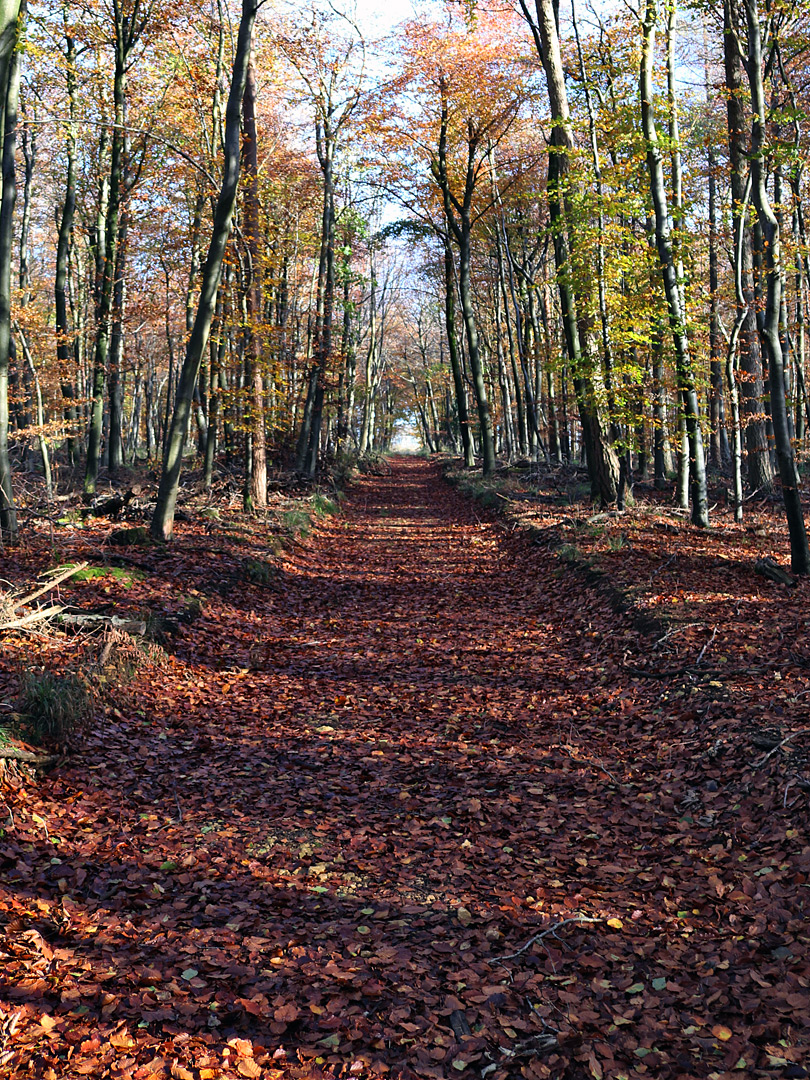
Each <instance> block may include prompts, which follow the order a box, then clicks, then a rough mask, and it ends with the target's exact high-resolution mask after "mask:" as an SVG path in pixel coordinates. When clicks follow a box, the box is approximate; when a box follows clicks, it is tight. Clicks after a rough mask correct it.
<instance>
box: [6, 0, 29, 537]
mask: <svg viewBox="0 0 810 1080" xmlns="http://www.w3.org/2000/svg"><path fill="white" fill-rule="evenodd" d="M21 7H22V5H21V4H20V0H0V120H2V130H3V155H2V180H3V192H2V202H1V203H0V540H7V541H10V542H12V543H14V542H15V541H16V540H17V512H16V510H15V508H14V493H13V490H12V485H11V462H10V460H9V455H8V370H9V356H10V349H11V245H12V240H13V225H12V221H13V215H14V203H15V201H16V197H17V191H16V181H15V175H14V151H15V146H16V139H17V101H18V97H19V89H20V67H19V54H18V51H17V34H18V20H19V19H20V18H21V15H22V11H21ZM23 10H24V9H23Z"/></svg>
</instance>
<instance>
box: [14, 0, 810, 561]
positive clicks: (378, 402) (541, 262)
mask: <svg viewBox="0 0 810 1080" xmlns="http://www.w3.org/2000/svg"><path fill="white" fill-rule="evenodd" d="M258 6H259V5H258V3H257V5H256V8H255V9H254V8H253V7H252V6H251V5H248V7H247V8H245V7H244V5H242V6H241V7H240V9H239V11H237V10H236V9H234V11H233V12H232V11H231V8H230V6H229V4H228V2H227V0H214V2H213V3H212V2H211V0H190V2H189V3H188V4H184V5H182V6H180V7H178V6H177V5H174V6H172V5H166V4H164V3H163V2H162V0H161V3H160V4H159V5H155V4H150V5H143V4H142V3H141V0H111V3H110V4H105V5H97V4H95V3H94V2H88V3H87V4H85V5H83V6H82V8H81V15H82V18H81V20H79V18H78V17H77V13H78V11H79V9H78V8H77V7H75V6H69V5H68V6H65V5H63V4H62V3H61V2H60V0H37V3H36V5H32V8H31V11H30V13H29V17H28V26H27V30H26V39H27V41H29V42H30V48H25V49H17V48H16V47H15V42H16V41H17V37H18V29H19V25H20V23H19V20H18V18H17V16H18V15H19V6H18V5H14V4H12V5H6V7H5V8H3V7H2V5H0V16H2V19H4V20H5V22H2V25H0V54H2V55H0V68H1V69H2V70H0V86H1V87H2V88H3V93H4V94H5V104H4V106H3V110H4V111H3V114H2V115H3V124H4V132H5V134H4V144H3V145H4V159H3V162H4V163H3V198H2V209H1V210H0V271H1V272H0V491H1V492H2V495H1V496H0V530H2V533H3V536H4V537H5V538H13V537H14V536H15V534H16V528H17V526H16V515H15V508H14V478H15V475H17V473H18V471H20V470H26V471H28V472H29V473H30V472H31V471H32V470H35V471H39V472H41V473H42V481H41V483H42V491H43V499H44V500H47V497H48V486H47V483H46V481H45V476H44V474H45V472H46V471H47V465H48V462H49V460H50V459H51V458H53V460H54V470H55V472H54V476H55V480H56V482H57V483H58V482H59V473H60V470H62V475H64V469H65V468H66V467H69V468H72V469H76V470H77V472H78V474H79V475H80V476H81V477H83V481H84V490H85V493H86V496H87V498H88V499H89V498H92V497H93V493H94V491H95V490H96V489H97V487H98V484H99V482H100V481H106V480H107V479H109V478H113V477H114V476H115V474H116V473H117V472H119V471H121V470H122V469H124V468H126V467H127V466H128V465H130V464H132V463H135V462H138V461H144V460H151V461H152V462H154V463H156V464H158V463H159V464H161V466H162V469H161V483H160V499H159V504H158V512H157V513H156V515H155V520H154V522H153V531H154V532H155V535H162V536H166V535H168V534H169V533H170V532H171V519H172V516H173V507H174V500H175V499H176V497H177V490H178V488H177V485H178V483H179V476H180V470H181V467H182V465H183V463H184V461H186V460H187V461H188V464H189V466H194V465H197V466H198V467H199V470H200V481H201V483H203V484H204V485H205V486H209V487H210V486H211V485H212V484H214V483H215V482H216V477H217V469H218V467H219V466H226V467H228V468H229V469H233V470H236V471H238V472H239V474H240V476H241V477H242V478H243V479H244V488H243V490H244V502H245V505H246V506H248V507H249V506H254V507H261V506H262V504H263V502H264V500H265V498H266V493H267V483H268V477H270V479H272V474H273V472H274V470H277V469H281V468H292V469H295V470H296V471H297V472H298V473H300V474H301V475H302V476H303V477H305V478H308V479H311V478H314V477H316V476H317V474H318V472H319V470H320V468H321V467H322V465H323V463H324V462H325V461H329V460H335V459H337V458H342V457H345V456H346V455H347V454H351V453H364V454H366V453H376V452H378V451H380V450H381V449H384V448H385V447H386V446H387V445H388V443H389V442H390V439H391V434H392V432H393V430H394V426H395V424H396V422H397V419H398V418H404V419H406V420H408V421H409V422H413V423H416V424H417V425H418V426H419V428H420V430H421V431H422V432H423V436H424V440H425V444H426V446H428V447H432V448H434V449H438V448H447V449H451V450H453V451H454V452H460V453H461V454H463V455H464V459H465V461H466V462H467V464H468V465H470V466H471V467H472V466H473V464H474V463H475V462H476V461H478V462H480V464H481V467H482V468H483V469H484V471H485V472H491V471H492V470H493V469H494V468H495V467H496V466H497V463H498V460H499V459H505V458H513V459H515V458H524V457H527V456H528V457H532V458H534V459H535V460H539V461H545V462H548V463H549V464H556V463H560V462H562V463H568V464H572V465H584V466H585V467H586V468H587V471H588V478H589V481H590V486H591V491H592V494H593V497H594V498H595V499H598V500H599V501H600V502H601V503H603V504H605V505H616V506H619V507H621V506H623V505H625V504H626V503H627V502H629V501H630V500H631V499H632V487H633V483H634V482H636V481H638V480H643V479H647V478H648V477H649V478H650V479H651V480H652V481H653V482H654V484H655V486H656V487H657V488H659V489H662V490H663V489H664V488H665V487H666V486H667V484H668V482H669V480H670V479H674V478H677V485H676V487H677V493H676V494H677V498H678V499H679V501H680V502H681V504H682V505H685V504H689V505H690V506H691V515H692V520H693V521H694V522H695V524H697V525H700V526H705V525H706V524H707V522H708V503H709V499H708V484H707V477H706V466H707V456H708V457H709V458H710V461H709V464H710V466H711V469H713V470H714V471H715V472H717V473H719V474H725V472H726V471H727V470H728V471H730V484H731V486H732V488H733V492H734V494H733V497H732V498H733V501H734V503H735V507H736V511H735V512H736V514H737V516H738V517H739V516H740V515H741V514H742V512H743V507H744V499H745V493H744V489H743V475H742V474H743V473H744V474H745V477H744V478H745V480H746V481H747V487H748V490H749V491H757V490H764V491H769V490H772V489H773V487H774V484H775V483H778V486H779V489H780V490H781V492H782V495H783V497H784V498H785V505H786V513H787V516H788V520H789V523H790V529H791V537H792V561H793V566H794V569H797V570H799V571H802V572H803V570H804V568H805V565H806V554H805V552H806V548H807V542H806V537H805V536H804V521H803V515H802V507H801V497H800V495H801V476H800V469H801V466H802V463H803V459H804V457H805V454H806V440H807V437H808V427H809V426H810V425H809V424H808V421H809V420H810V407H809V406H810V403H809V402H808V398H807V393H806V372H805V366H806V357H807V343H806V335H807V308H808V281H809V280H810V255H809V254H808V239H807V229H806V218H807V211H806V201H807V192H806V182H805V173H806V169H805V162H806V160H807V156H808V151H809V150H810V147H808V145H807V135H806V132H805V128H804V125H803V122H802V117H803V116H804V114H805V112H806V111H807V109H808V108H810V101H808V94H809V93H810V91H809V90H808V86H807V84H806V80H805V79H804V78H803V72H804V70H805V69H806V64H807V59H808V55H807V54H808V42H810V36H808V30H810V26H808V19H807V13H806V11H805V10H804V8H803V7H801V6H799V7H796V6H789V5H783V4H781V3H776V4H770V5H768V6H767V7H765V6H763V5H762V4H758V3H757V2H756V0H724V4H723V6H722V11H720V10H719V9H718V10H714V9H711V10H707V11H706V13H705V15H704V16H701V18H700V20H699V21H697V17H696V16H695V15H693V14H692V12H691V9H689V10H687V11H685V13H684V14H683V16H682V23H683V29H682V31H681V32H680V33H679V34H677V35H676V32H675V31H676V15H677V12H676V10H675V7H674V6H673V5H669V6H668V7H667V8H666V11H665V10H664V8H663V7H662V6H661V5H659V4H658V3H657V2H656V0H645V2H644V4H643V5H642V7H641V9H640V10H639V11H638V12H636V13H635V14H634V13H633V12H632V11H630V10H629V9H628V8H626V7H624V8H621V9H617V10H616V11H615V12H612V13H609V14H608V13H601V9H600V13H596V12H594V11H584V10H583V9H582V6H581V5H579V6H578V7H577V8H575V9H574V10H573V11H571V12H570V13H568V12H566V9H565V8H564V7H560V6H559V5H556V4H554V3H552V0H531V2H530V0H518V7H517V9H516V11H515V12H513V13H509V12H507V11H505V10H503V8H502V6H500V5H499V6H497V7H496V6H493V7H492V9H491V10H490V8H489V6H488V5H487V4H486V3H481V4H478V5H474V6H470V7H459V6H458V5H448V6H447V8H446V10H445V11H443V12H442V11H441V10H434V11H433V12H432V13H431V15H430V17H422V18H420V19H419V20H417V21H414V20H410V21H408V22H406V23H404V24H403V25H402V26H401V27H400V28H399V29H398V30H397V32H396V33H395V34H394V35H393V36H392V38H391V39H390V41H389V43H388V44H387V45H386V48H387V50H388V51H387V53H385V55H384V57H383V59H384V61H385V62H386V63H387V64H388V67H387V68H386V69H385V71H384V73H383V74H380V68H379V64H375V65H368V64H367V62H366V56H367V53H370V52H371V50H376V51H377V55H378V56H382V54H381V53H380V51H379V50H381V49H382V45H381V44H380V43H375V42H373V41H371V40H370V38H369V36H368V33H367V31H366V28H365V27H363V26H361V25H359V24H356V23H355V22H354V21H353V19H352V18H351V17H349V15H348V14H344V13H341V11H340V9H339V8H337V9H336V8H334V7H332V6H331V5H326V6H323V5H321V6H319V5H318V4H317V3H316V5H315V6H314V7H313V8H312V9H308V10H304V9H302V10H301V11H299V12H296V13H294V14H293V15H287V16H285V17H283V18H282V17H281V16H280V15H279V14H278V13H277V12H275V11H270V10H269V9H262V13H261V16H260V14H259V11H258ZM237 15H238V17H239V21H240V23H241V24H242V25H245V18H246V16H247V17H249V18H250V19H252V20H254V28H253V32H252V35H251V40H252V49H251V51H250V52H249V53H248V54H247V60H245V56H243V55H242V54H239V56H238V57H237V50H238V47H239V44H240V42H241V41H242V38H241V37H240V34H239V31H238V24H237V19H236V16H237ZM3 27H5V29H3ZM704 39H705V43H704ZM678 50H680V53H679V52H678ZM721 56H722V66H718V65H717V64H716V59H715V58H718V57H721ZM251 57H252V59H251ZM237 59H238V60H239V64H236V61H237ZM243 61H244V62H245V63H247V65H248V66H247V67H246V68H245V69H244V82H245V86H246V87H247V93H246V94H243V93H241V90H240V86H241V82H240V79H241V76H240V77H239V79H237V81H236V83H234V88H235V89H234V91H233V92H234V93H237V95H238V99H239V100H238V102H236V100H235V99H233V100H232V98H231V96H230V94H229V89H228V88H229V74H230V73H231V72H233V71H237V68H238V69H239V70H240V71H241V68H242V64H243ZM4 65H5V66H4ZM685 65H691V67H692V68H697V69H698V70H701V71H703V70H704V69H705V79H703V80H701V81H705V85H706V91H705V93H704V91H703V90H702V89H701V90H700V91H697V90H692V89H687V88H685V87H681V86H680V85H679V77H678V72H679V71H680V70H685ZM16 71H19V73H20V75H21V78H22V80H23V86H24V89H25V93H24V94H23V96H22V101H21V104H20V105H19V107H18V108H17V111H19V113H20V119H19V126H20V131H21V132H22V133H23V134H21V136H20V139H19V140H18V139H17V137H16V129H17V126H18V125H17V121H15V119H14V111H15V103H14V92H13V91H14V85H15V79H16V74H15V72H16ZM237 73H238V72H237ZM375 80H377V82H378V85H375ZM226 98H227V99H228V100H227V107H226ZM237 106H238V107H237ZM229 110H230V111H229ZM234 110H236V111H234ZM34 142H35V144H36V145H35V146H34ZM34 150H35V152H34ZM18 174H19V177H20V183H21V188H20V190H21V192H22V205H21V207H20V212H19V213H17V214H14V213H13V207H14V199H15V192H16V182H17V176H18ZM223 193H224V194H223ZM223 198H225V199H226V201H225V202H223V201H222V199H223ZM231 200H232V203H231ZM228 206H230V209H228ZM394 207H398V209H396V210H395V209H394ZM212 237H214V240H213V241H211V238H212ZM3 282H6V284H3ZM4 312H5V314H4ZM4 328H5V329H4ZM724 372H725V379H724V377H723V375H724ZM707 448H708V455H707ZM735 448H737V449H735ZM54 451H55V453H53V452H54ZM195 456H196V461H195V460H194V459H195ZM730 456H731V457H732V458H733V459H734V460H730V459H729V458H730ZM735 461H737V462H739V465H740V468H739V470H737V471H739V472H740V480H739V482H738V481H736V480H735V479H734V475H733V474H734V471H735V469H734V467H733V466H734V462H735ZM777 475H778V481H776V480H775V477H776V476H777ZM35 482H36V481H35Z"/></svg>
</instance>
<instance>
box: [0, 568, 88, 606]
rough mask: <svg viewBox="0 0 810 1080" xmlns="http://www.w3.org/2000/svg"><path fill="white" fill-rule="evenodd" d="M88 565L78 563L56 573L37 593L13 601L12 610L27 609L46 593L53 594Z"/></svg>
mask: <svg viewBox="0 0 810 1080" xmlns="http://www.w3.org/2000/svg"><path fill="white" fill-rule="evenodd" d="M87 565H88V563H86V562H83V563H76V565H75V566H69V567H68V568H67V569H66V570H62V571H61V572H60V571H58V570H57V571H56V577H54V578H51V580H50V581H49V582H48V583H47V584H46V585H43V586H41V588H39V589H37V590H36V591H35V592H32V593H29V594H28V596H21V597H20V598H19V600H12V603H11V610H12V611H17V610H18V609H19V608H22V607H26V606H27V605H28V604H32V603H33V602H34V601H35V600H38V599H39V598H40V596H44V595H45V593H48V592H51V591H52V590H53V589H55V588H56V587H57V586H58V585H61V584H62V582H63V581H67V580H68V578H72V577H73V575H74V574H78V572H79V571H80V570H84V569H85V567H86V566H87Z"/></svg>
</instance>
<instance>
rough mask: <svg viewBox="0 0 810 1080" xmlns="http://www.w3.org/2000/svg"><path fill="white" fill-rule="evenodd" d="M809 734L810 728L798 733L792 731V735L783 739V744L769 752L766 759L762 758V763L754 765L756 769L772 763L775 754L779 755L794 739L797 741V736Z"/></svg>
mask: <svg viewBox="0 0 810 1080" xmlns="http://www.w3.org/2000/svg"><path fill="white" fill-rule="evenodd" d="M808 734H810V728H806V727H803V728H799V730H798V731H792V732H791V733H790V735H788V736H786V737H785V738H784V739H782V741H781V742H778V743H777V744H776V746H775V747H774V748H773V750H769V751H768V753H767V754H766V755H765V757H764V758H762V760H761V761H758V762H756V764H755V765H754V768H755V769H761V768H762V766H763V765H764V764H765V763H766V762H767V761H770V759H771V758H772V757H773V755H774V754H778V753H779V751H780V750H781V749H782V747H783V746H787V744H788V743H789V742H791V740H792V739H795V738H796V736H797V735H808Z"/></svg>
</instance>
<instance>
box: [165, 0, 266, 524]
mask: <svg viewBox="0 0 810 1080" xmlns="http://www.w3.org/2000/svg"><path fill="white" fill-rule="evenodd" d="M257 7H258V2H257V0H242V17H241V19H240V21H239V34H238V38H237V43H236V54H235V56H234V62H233V76H232V79H231V89H230V93H229V95H228V105H227V108H226V112H225V168H224V173H223V178H222V187H221V189H220V192H219V196H218V198H217V204H216V208H215V210H214V222H213V229H212V233H211V242H210V244H209V247H208V254H207V256H206V259H205V265H204V266H203V269H202V274H201V279H200V298H199V302H198V305H197V314H196V316H195V319H194V327H193V329H192V331H191V337H190V338H189V340H188V344H187V345H186V355H185V359H184V361H183V367H182V370H181V372H180V380H179V383H178V387H177V400H176V403H175V408H174V414H173V416H172V424H171V431H170V433H169V439H168V444H167V447H166V454H165V456H164V460H163V471H162V474H161V478H160V487H159V489H158V497H157V505H156V506H155V513H154V516H153V517H152V523H151V527H150V531H151V534H152V536H153V537H155V539H159V540H169V539H170V538H171V535H172V528H173V524H174V509H175V505H176V503H177V491H178V487H179V482H180V470H181V468H182V464H183V443H184V442H185V437H186V431H187V429H188V419H189V413H190V411H191V403H192V398H193V395H194V385H195V383H196V382H197V377H198V375H199V371H200V362H201V360H202V354H203V351H204V350H205V348H206V346H207V344H208V336H209V334H210V332H211V322H212V320H213V317H214V308H215V306H216V299H217V291H218V289H219V282H220V277H221V274H222V260H223V257H224V255H225V247H226V245H227V243H228V238H229V237H230V234H231V225H232V222H233V211H234V206H235V205H236V192H237V187H238V184H239V158H240V154H239V129H240V114H241V108H242V96H243V94H244V92H245V83H246V81H247V69H248V64H249V62H250V48H251V42H252V38H253V24H254V22H255V21H256V11H257Z"/></svg>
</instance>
